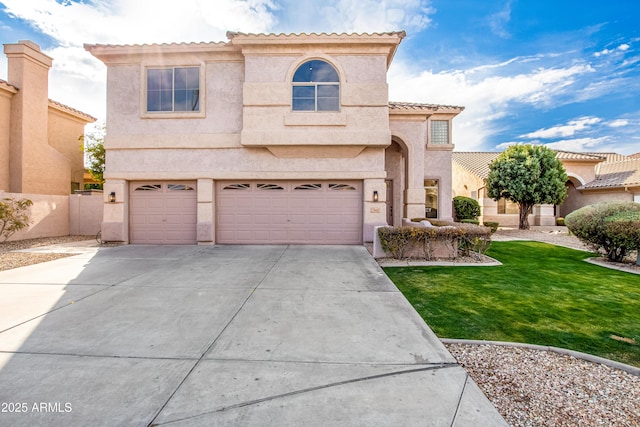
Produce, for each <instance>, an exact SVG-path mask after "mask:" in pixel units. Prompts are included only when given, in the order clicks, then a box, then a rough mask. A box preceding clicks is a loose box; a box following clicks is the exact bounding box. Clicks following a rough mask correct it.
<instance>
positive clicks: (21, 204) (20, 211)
mask: <svg viewBox="0 0 640 427" xmlns="http://www.w3.org/2000/svg"><path fill="white" fill-rule="evenodd" d="M31 205H33V202H32V201H31V200H29V199H19V200H15V199H10V198H5V199H3V200H2V201H0V237H1V238H2V241H3V242H4V241H6V240H7V239H8V238H9V237H11V236H12V235H13V234H14V233H15V232H16V231H19V230H22V229H23V228H25V227H27V226H29V224H30V223H31V221H30V220H29V215H27V213H26V210H27V209H29V206H31Z"/></svg>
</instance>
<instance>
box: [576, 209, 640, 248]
mask: <svg viewBox="0 0 640 427" xmlns="http://www.w3.org/2000/svg"><path fill="white" fill-rule="evenodd" d="M564 221H565V223H566V224H567V228H569V231H571V233H573V234H574V235H575V236H576V237H578V238H579V239H580V240H582V241H583V242H585V243H586V244H588V245H590V246H591V247H592V248H593V249H594V250H596V251H599V250H600V249H602V250H603V251H604V253H606V254H607V258H609V260H611V261H622V260H623V259H624V257H625V256H626V255H627V253H628V252H629V251H630V250H635V249H639V248H640V203H635V202H623V201H615V202H601V203H596V204H595V205H588V206H584V207H582V208H580V209H578V210H575V211H573V212H571V213H570V214H569V215H567V217H566V218H565V220H564Z"/></svg>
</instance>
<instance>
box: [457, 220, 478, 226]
mask: <svg viewBox="0 0 640 427" xmlns="http://www.w3.org/2000/svg"><path fill="white" fill-rule="evenodd" d="M460 222H461V223H463V224H475V225H480V221H478V220H477V219H461V220H460Z"/></svg>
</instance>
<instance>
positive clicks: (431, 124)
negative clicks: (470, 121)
mask: <svg viewBox="0 0 640 427" xmlns="http://www.w3.org/2000/svg"><path fill="white" fill-rule="evenodd" d="M434 123H438V124H441V123H446V128H447V142H445V143H443V142H436V138H434V135H435V132H436V127H435V126H434ZM429 145H437V146H439V147H441V146H446V145H451V120H446V119H431V120H429Z"/></svg>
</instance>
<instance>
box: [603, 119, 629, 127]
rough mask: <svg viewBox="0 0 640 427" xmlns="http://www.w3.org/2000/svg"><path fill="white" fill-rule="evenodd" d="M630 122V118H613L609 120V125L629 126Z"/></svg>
mask: <svg viewBox="0 0 640 427" xmlns="http://www.w3.org/2000/svg"><path fill="white" fill-rule="evenodd" d="M628 124H629V120H627V119H617V120H612V121H610V122H607V126H609V127H612V128H619V127H624V126H627V125H628Z"/></svg>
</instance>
